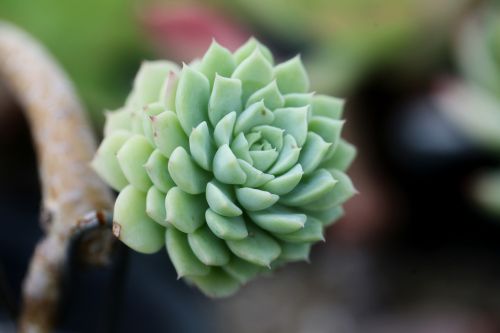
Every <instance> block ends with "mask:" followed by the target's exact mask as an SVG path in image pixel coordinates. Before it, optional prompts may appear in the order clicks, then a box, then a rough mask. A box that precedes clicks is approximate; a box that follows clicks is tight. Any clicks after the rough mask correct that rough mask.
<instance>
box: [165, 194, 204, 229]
mask: <svg viewBox="0 0 500 333" xmlns="http://www.w3.org/2000/svg"><path fill="white" fill-rule="evenodd" d="M165 209H166V211H167V222H168V223H170V224H172V225H173V226H175V227H176V228H177V229H179V230H180V231H182V232H185V233H192V232H194V231H195V230H196V229H198V228H199V227H201V226H202V225H203V224H204V223H205V218H204V212H205V210H206V209H207V202H206V200H205V196H203V195H191V194H187V193H186V192H184V191H182V190H181V189H180V188H178V187H174V188H172V189H171V190H170V191H168V193H167V196H166V198H165Z"/></svg>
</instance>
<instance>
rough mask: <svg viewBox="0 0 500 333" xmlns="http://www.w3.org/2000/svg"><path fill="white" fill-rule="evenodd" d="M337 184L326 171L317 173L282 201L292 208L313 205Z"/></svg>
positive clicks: (320, 170) (306, 179) (322, 170)
mask: <svg viewBox="0 0 500 333" xmlns="http://www.w3.org/2000/svg"><path fill="white" fill-rule="evenodd" d="M335 184H337V180H335V179H334V178H333V177H332V175H331V174H330V173H329V172H328V171H326V170H325V169H319V170H317V171H315V172H314V173H313V174H312V175H311V176H310V177H307V178H304V179H303V180H302V182H301V183H300V184H299V185H297V187H295V189H294V190H293V191H292V192H290V193H288V194H287V195H285V196H282V197H281V201H282V202H283V203H284V204H286V205H290V206H303V205H306V204H308V203H313V202H315V201H317V200H318V199H321V198H322V197H324V196H325V195H326V194H328V193H329V192H330V191H332V189H333V188H334V186H335Z"/></svg>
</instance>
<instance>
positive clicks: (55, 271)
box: [0, 22, 112, 332]
mask: <svg viewBox="0 0 500 333" xmlns="http://www.w3.org/2000/svg"><path fill="white" fill-rule="evenodd" d="M0 80H2V81H4V82H5V84H6V86H7V87H8V89H9V90H10V92H11V93H12V94H13V95H14V97H15V98H16V99H17V100H18V101H19V103H20V105H21V106H22V108H23V109H24V111H25V115H26V117H27V119H28V122H29V125H30V128H31V131H32V136H33V140H34V143H35V147H36V151H37V157H38V162H39V173H40V179H41V183H42V191H43V192H42V195H43V202H42V209H43V214H42V220H43V221H44V223H43V224H44V228H45V231H46V235H45V237H44V238H43V239H42V240H41V241H40V242H39V243H38V245H37V246H36V249H35V251H34V254H33V257H32V260H31V263H30V266H29V271H28V273H27V276H26V279H25V281H24V289H23V308H22V311H21V316H20V320H19V331H20V332H48V331H50V330H51V329H52V328H53V327H54V323H55V319H56V309H57V305H58V300H59V296H60V282H61V276H62V271H63V267H64V264H65V261H66V260H67V253H68V252H67V250H68V246H69V242H70V239H71V238H72V235H73V234H74V233H75V232H77V230H78V229H79V226H80V225H81V221H82V219H84V217H85V215H86V214H88V212H99V211H104V210H109V209H110V207H111V206H112V195H111V192H110V190H109V189H108V188H107V187H106V186H105V185H104V184H103V183H102V182H101V181H100V180H99V179H98V178H97V176H96V175H95V174H94V173H93V172H92V170H91V169H90V168H89V164H88V163H89V161H90V159H91V158H92V156H93V154H94V151H95V147H96V146H95V140H94V137H93V135H92V131H91V129H90V127H89V125H88V123H87V120H86V119H85V117H84V110H83V108H82V106H81V103H80V102H79V100H78V97H77V96H76V93H75V91H74V89H73V87H72V84H71V83H70V81H69V80H68V78H67V77H66V75H65V74H64V72H63V71H62V70H61V68H60V67H59V66H58V65H57V64H56V62H55V61H54V59H53V58H52V57H51V56H50V55H49V54H48V52H47V51H46V50H45V49H44V48H43V47H41V46H40V45H39V44H38V43H37V42H36V41H35V40H33V39H32V38H31V37H30V36H28V35H27V34H25V33H23V32H21V31H19V30H18V29H16V28H15V27H13V26H11V25H9V24H7V23H1V22H0ZM96 216H99V215H96ZM101 216H102V215H101ZM110 241H111V238H110V237H109V233H107V232H99V233H98V234H97V235H95V237H94V239H93V241H92V242H90V243H89V246H88V249H90V252H89V251H87V257H88V258H100V259H99V260H98V261H102V260H105V259H106V257H107V255H106V254H107V252H109V247H110V246H109V244H110ZM94 261H95V260H94Z"/></svg>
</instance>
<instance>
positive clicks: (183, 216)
mask: <svg viewBox="0 0 500 333" xmlns="http://www.w3.org/2000/svg"><path fill="white" fill-rule="evenodd" d="M342 109H343V101H342V100H341V99H338V98H334V97H329V96H324V95H316V94H313V93H310V92H309V79H308V76H307V73H306V71H305V69H304V67H303V65H302V62H301V60H300V57H298V56H297V57H295V58H293V59H291V60H288V61H286V62H283V63H281V64H278V65H276V66H274V60H273V56H272V55H271V53H270V52H269V50H268V49H267V48H266V47H265V46H263V45H262V44H260V43H259V42H258V41H256V40H255V39H250V40H249V41H248V42H247V43H246V44H244V45H243V46H242V47H241V48H240V49H238V50H237V51H236V52H235V53H231V52H229V51H228V50H227V49H225V48H224V47H222V46H220V45H219V44H217V43H216V42H213V43H212V45H211V46H210V48H209V49H208V51H207V52H206V54H205V55H204V57H203V58H202V59H200V60H196V61H194V62H193V63H191V64H190V65H183V67H182V68H179V67H178V66H177V65H176V64H174V63H171V62H168V61H154V62H145V63H144V64H143V65H142V67H141V69H140V70H139V73H138V74H137V77H136V79H135V81H134V86H133V90H132V93H131V94H130V96H129V98H128V99H127V101H126V103H125V106H124V107H123V108H121V109H119V110H117V111H113V112H108V113H107V119H106V125H105V131H104V135H105V137H104V140H103V141H102V143H101V145H100V147H99V149H98V151H97V154H96V156H95V159H94V160H93V162H92V165H93V167H94V169H95V170H96V171H97V173H98V174H99V175H100V176H101V177H102V178H103V179H104V180H105V181H106V182H107V183H108V184H109V185H110V186H111V187H113V188H114V189H115V190H117V191H119V195H118V197H117V199H116V203H115V208H114V231H115V235H117V236H118V237H119V238H120V240H121V241H123V242H124V243H125V244H126V245H128V246H129V247H130V248H132V249H134V250H136V251H138V252H142V253H153V252H156V251H158V250H160V249H161V248H162V247H163V246H166V249H167V252H168V255H169V257H170V259H171V261H172V263H173V265H174V267H175V269H176V271H177V273H178V276H179V277H183V278H185V279H186V280H187V281H189V282H190V283H192V284H194V285H196V286H197V287H199V289H201V290H202V291H203V292H204V293H206V294H207V295H210V296H214V297H221V296H227V295H230V294H231V293H233V292H234V291H236V290H237V289H238V288H239V286H241V285H242V284H244V283H246V282H247V281H249V280H250V279H251V278H253V277H254V276H256V275H257V274H259V273H262V272H265V271H269V270H270V269H273V268H275V267H277V266H279V265H281V264H283V263H286V262H292V261H299V260H307V259H308V256H309V252H310V249H311V245H312V244H314V243H315V242H318V241H322V240H323V239H324V238H323V231H324V228H325V227H326V226H328V225H329V224H331V223H333V222H334V221H336V220H337V219H339V218H340V217H341V216H342V215H343V210H342V206H341V205H342V204H343V203H344V202H345V201H346V200H348V199H349V198H350V197H351V196H352V195H353V194H355V192H356V190H355V189H354V187H353V185H352V183H351V181H350V179H349V177H348V176H347V175H346V174H345V170H346V169H347V168H348V166H349V165H350V163H351V162H352V160H353V158H354V155H355V148H354V147H353V146H352V145H351V144H349V143H348V142H346V141H344V140H343V139H342V138H341V137H340V134H341V130H342V127H343V125H344V121H343V120H341V119H340V118H341V116H342Z"/></svg>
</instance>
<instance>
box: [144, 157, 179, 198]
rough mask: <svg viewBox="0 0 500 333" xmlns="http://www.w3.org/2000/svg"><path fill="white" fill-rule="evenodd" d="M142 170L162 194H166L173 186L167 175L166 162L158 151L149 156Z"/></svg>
mask: <svg viewBox="0 0 500 333" xmlns="http://www.w3.org/2000/svg"><path fill="white" fill-rule="evenodd" d="M144 169H145V170H146V172H147V174H148V176H149V178H150V179H151V181H152V182H153V184H154V186H156V188H158V189H159V190H160V191H162V192H163V193H167V192H168V190H170V189H171V188H172V187H174V186H175V183H174V181H173V179H172V178H171V177H170V175H169V174H168V160H167V159H166V158H165V156H164V155H163V154H162V153H161V152H160V151H159V150H158V149H156V150H155V151H154V152H153V153H152V154H151V155H150V156H149V158H148V161H147V162H146V164H145V165H144Z"/></svg>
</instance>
